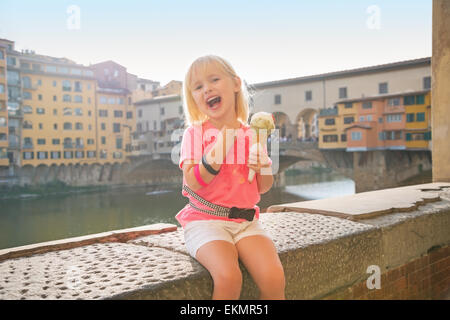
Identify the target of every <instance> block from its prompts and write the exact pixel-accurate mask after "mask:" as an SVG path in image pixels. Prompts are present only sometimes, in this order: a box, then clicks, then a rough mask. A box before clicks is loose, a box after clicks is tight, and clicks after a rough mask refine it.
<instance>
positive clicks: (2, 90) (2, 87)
mask: <svg viewBox="0 0 450 320" xmlns="http://www.w3.org/2000/svg"><path fill="white" fill-rule="evenodd" d="M0 93H5V85H4V84H2V83H0Z"/></svg>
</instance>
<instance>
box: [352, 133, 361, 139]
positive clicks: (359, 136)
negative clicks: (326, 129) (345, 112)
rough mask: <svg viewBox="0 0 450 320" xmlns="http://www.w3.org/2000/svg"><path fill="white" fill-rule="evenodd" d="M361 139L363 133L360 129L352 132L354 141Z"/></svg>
mask: <svg viewBox="0 0 450 320" xmlns="http://www.w3.org/2000/svg"><path fill="white" fill-rule="evenodd" d="M361 139H362V133H361V132H360V131H354V132H352V140H353V141H359V140H361Z"/></svg>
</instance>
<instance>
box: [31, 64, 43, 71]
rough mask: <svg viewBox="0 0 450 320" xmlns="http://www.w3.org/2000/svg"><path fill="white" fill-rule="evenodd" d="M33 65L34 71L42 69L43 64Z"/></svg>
mask: <svg viewBox="0 0 450 320" xmlns="http://www.w3.org/2000/svg"><path fill="white" fill-rule="evenodd" d="M31 67H32V68H33V71H41V65H40V64H37V63H33V64H32V65H31Z"/></svg>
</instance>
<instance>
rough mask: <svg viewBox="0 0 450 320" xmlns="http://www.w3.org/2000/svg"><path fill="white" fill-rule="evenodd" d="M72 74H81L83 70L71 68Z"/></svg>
mask: <svg viewBox="0 0 450 320" xmlns="http://www.w3.org/2000/svg"><path fill="white" fill-rule="evenodd" d="M70 73H71V74H75V75H77V76H81V70H80V69H70Z"/></svg>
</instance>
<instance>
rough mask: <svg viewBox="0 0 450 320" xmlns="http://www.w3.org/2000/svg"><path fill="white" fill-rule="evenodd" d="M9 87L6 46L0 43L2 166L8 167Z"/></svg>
mask: <svg viewBox="0 0 450 320" xmlns="http://www.w3.org/2000/svg"><path fill="white" fill-rule="evenodd" d="M7 102H8V85H7V82H6V45H4V44H2V43H0V166H8V165H9V159H8V152H7V150H8V108H7Z"/></svg>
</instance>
